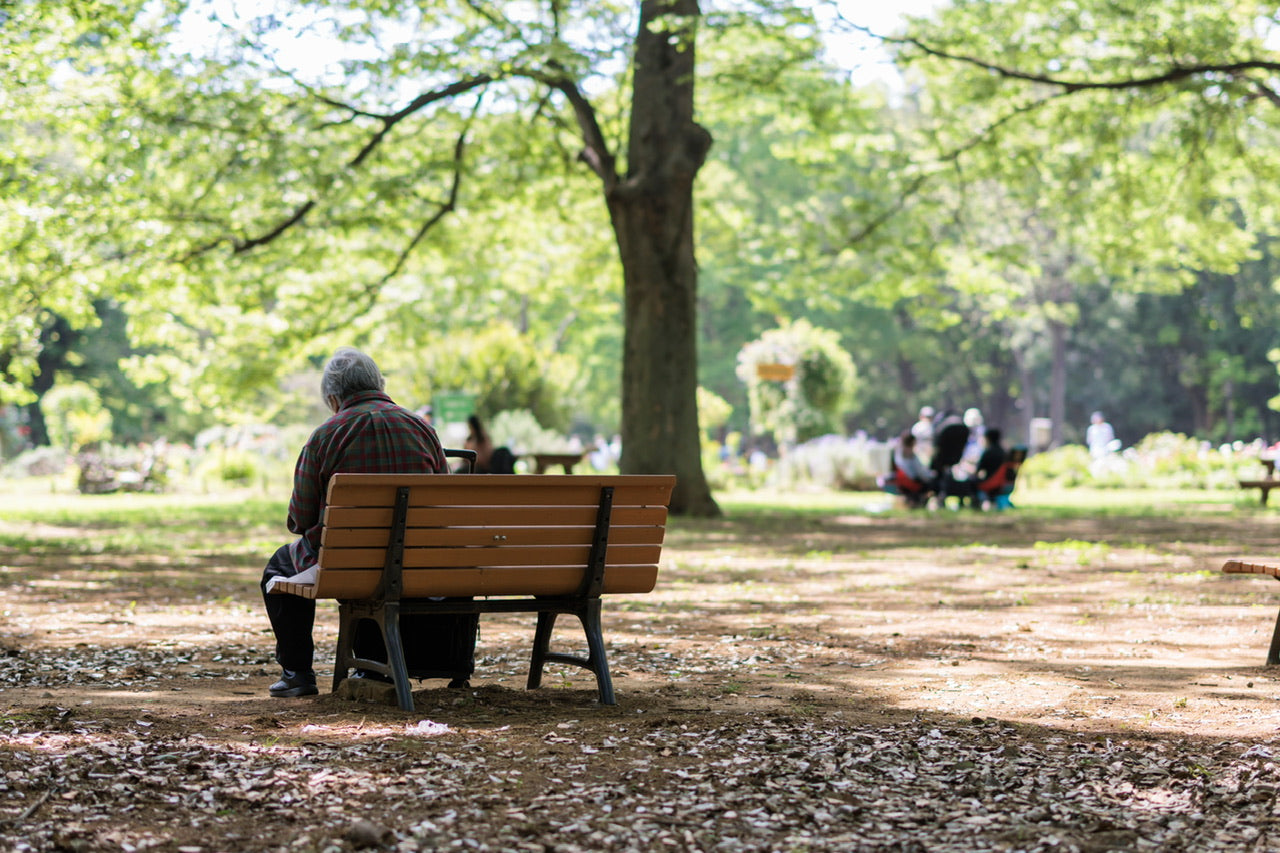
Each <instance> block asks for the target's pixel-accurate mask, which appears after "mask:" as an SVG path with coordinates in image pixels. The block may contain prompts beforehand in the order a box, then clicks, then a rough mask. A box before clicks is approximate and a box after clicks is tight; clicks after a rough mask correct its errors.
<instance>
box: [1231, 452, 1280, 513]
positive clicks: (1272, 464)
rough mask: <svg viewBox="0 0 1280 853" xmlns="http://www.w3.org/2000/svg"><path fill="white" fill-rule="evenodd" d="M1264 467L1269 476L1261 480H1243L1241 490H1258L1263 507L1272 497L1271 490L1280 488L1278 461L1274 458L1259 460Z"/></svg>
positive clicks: (1264, 457) (1265, 457)
mask: <svg viewBox="0 0 1280 853" xmlns="http://www.w3.org/2000/svg"><path fill="white" fill-rule="evenodd" d="M1258 461H1259V462H1261V463H1262V467H1263V468H1265V469H1266V471H1267V474H1266V476H1265V477H1264V478H1262V479H1261V480H1241V481H1240V488H1242V489H1258V490H1259V491H1260V492H1261V494H1260V495H1259V497H1260V498H1261V501H1262V505H1263V506H1266V505H1267V498H1268V497H1270V496H1271V490H1272V489H1274V488H1280V479H1277V478H1276V459H1275V457H1274V456H1263V457H1261V458H1260V459H1259V460H1258Z"/></svg>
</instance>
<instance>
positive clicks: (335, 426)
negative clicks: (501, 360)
mask: <svg viewBox="0 0 1280 853" xmlns="http://www.w3.org/2000/svg"><path fill="white" fill-rule="evenodd" d="M385 387H386V381H385V380H384V379H383V377H382V373H381V371H379V370H378V366H377V364H375V363H374V361H373V359H372V358H370V357H369V356H368V355H366V354H365V353H363V352H360V351H359V350H356V349H352V348H350V347H343V348H341V349H339V350H338V351H337V352H336V353H334V355H333V357H332V358H331V359H329V362H328V363H327V364H326V365H325V368H324V374H323V376H322V378H321V380H320V393H321V394H322V395H323V396H324V401H325V404H326V405H328V407H329V410H330V411H332V412H333V415H332V416H331V417H330V418H329V419H328V420H326V421H325V422H324V423H322V424H321V425H320V426H319V427H317V428H316V430H315V432H313V433H312V434H311V437H310V438H309V439H307V443H306V444H305V445H304V446H303V448H302V452H301V453H300V454H299V456H298V462H297V465H296V466H295V469H294V474H293V496H292V498H291V499H290V501H289V518H288V527H289V532H291V533H296V534H298V538H297V539H295V540H294V541H293V542H290V543H289V544H287V545H283V546H281V547H280V549H279V550H277V551H276V552H275V554H274V555H273V556H272V557H271V559H270V561H269V562H268V563H267V567H266V569H265V570H264V571H263V573H262V583H261V586H262V591H263V599H264V601H265V603H266V608H267V617H268V618H269V619H270V620H271V629H272V631H273V632H275V637H276V661H277V662H278V663H279V664H280V666H281V668H282V669H283V670H284V671H283V673H282V674H281V677H280V680H279V681H277V682H276V683H275V684H272V685H271V687H270V690H269V692H270V693H271V695H272V696H276V697H294V696H312V695H315V694H316V693H317V692H318V690H317V688H316V674H315V670H314V669H312V656H313V654H314V651H315V648H314V644H313V642H312V638H311V631H312V627H313V625H314V623H315V613H316V603H315V601H314V600H310V599H306V598H300V597H298V596H293V595H269V594H267V589H268V586H269V584H270V583H271V581H272V579H273V578H291V577H294V576H295V575H298V574H300V573H302V572H304V571H306V570H308V569H310V568H312V567H314V566H315V565H316V562H317V556H318V554H319V552H320V531H321V529H322V527H323V521H324V500H325V494H326V493H327V490H328V486H329V478H330V477H331V476H333V475H334V474H336V473H338V472H350V473H365V474H438V473H442V472H445V471H447V470H448V469H447V467H446V464H445V453H444V449H443V448H442V447H441V446H440V439H439V438H437V437H436V432H435V430H434V429H432V427H431V425H430V424H429V423H428V422H427V421H426V420H425V419H424V418H422V417H420V416H419V415H417V414H416V413H414V412H412V411H409V410H408V409H405V408H402V407H400V406H398V405H396V404H395V403H394V402H392V400H391V398H390V397H388V396H387V394H386V392H385V390H384V389H385Z"/></svg>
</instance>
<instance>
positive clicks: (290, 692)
mask: <svg viewBox="0 0 1280 853" xmlns="http://www.w3.org/2000/svg"><path fill="white" fill-rule="evenodd" d="M267 690H268V692H270V693H271V695H272V696H275V697H276V698H277V699H292V698H293V697H295V696H315V695H316V694H317V693H319V692H320V691H319V690H317V689H316V673H315V670H311V669H309V670H307V671H306V672H294V671H293V670H290V669H286V670H285V671H284V673H283V675H281V676H280V680H279V681H277V682H276V683H275V684H273V685H271V686H270V687H269V688H267Z"/></svg>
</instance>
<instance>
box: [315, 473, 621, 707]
mask: <svg viewBox="0 0 1280 853" xmlns="http://www.w3.org/2000/svg"><path fill="white" fill-rule="evenodd" d="M408 507H409V489H408V487H407V486H402V487H400V488H399V489H397V490H396V503H395V507H394V509H393V511H392V522H391V525H392V526H391V538H390V540H389V541H388V543H387V555H386V559H385V562H384V563H383V569H382V579H381V580H380V582H379V585H378V594H377V596H376V597H375V598H370V599H342V600H340V601H339V605H338V649H337V657H336V660H335V663H334V669H333V689H334V690H337V689H338V686H339V685H340V684H341V683H342V681H343V680H344V679H345V678H346V677H347V675H348V674H349V672H350V671H351V670H352V669H364V670H368V671H371V672H377V673H380V674H382V675H385V676H388V677H390V678H391V680H392V682H393V683H394V684H395V689H396V701H397V703H398V704H399V706H400V708H401V710H404V711H412V710H413V693H412V690H411V689H410V686H409V679H410V678H411V677H412V678H441V677H450V676H459V675H469V673H451V672H442V671H438V670H432V671H425V670H422V671H419V670H415V671H414V672H412V673H411V672H410V671H409V669H408V667H407V666H406V665H405V656H404V642H403V639H402V637H401V634H400V617H401V616H407V615H417V614H446V613H448V614H460V613H476V614H480V613H537V614H538V626H537V629H536V631H535V633H534V641H533V653H532V656H531V658H530V663H529V680H528V685H527V686H528V688H529V689H531V690H532V689H534V688H536V687H539V686H541V684H542V668H543V666H544V665H545V664H546V663H565V664H573V665H575V666H580V667H583V668H585V669H589V670H591V672H593V673H594V674H595V677H596V687H597V691H598V693H599V697H600V704H601V705H614V704H617V703H616V700H615V698H614V693H613V680H612V678H611V677H610V675H609V661H608V658H607V656H606V654H605V646H604V632H603V627H602V624H601V619H600V603H601V602H600V594H601V590H602V589H603V587H604V571H605V550H606V548H607V547H608V544H609V523H610V518H611V515H612V510H613V487H612V486H602V487H601V489H600V503H599V507H598V509H597V511H596V523H595V532H594V535H593V538H592V544H591V551H590V555H589V557H588V559H587V565H586V566H584V567H583V581H582V586H581V588H580V589H579V590H578V592H577V593H576V594H574V595H568V596H532V597H509V598H482V599H469V598H445V599H431V598H403V597H402V595H401V593H402V591H403V586H404V585H403V571H404V539H405V526H406V520H407V518H408ZM560 614H572V615H574V616H577V617H578V621H580V622H581V623H582V629H583V632H584V633H585V634H586V640H587V655H586V657H583V656H581V655H575V654H567V653H563V652H552V651H550V645H551V634H552V630H553V629H554V627H555V622H556V618H557V617H558V616H559V615H560ZM366 619H367V620H370V621H372V622H374V623H376V624H377V626H378V629H379V630H380V631H381V632H382V638H383V643H384V646H385V647H386V649H387V661H386V662H382V661H373V660H368V659H364V658H358V657H356V655H355V634H356V627H357V626H358V625H359V623H360V621H361V620H366Z"/></svg>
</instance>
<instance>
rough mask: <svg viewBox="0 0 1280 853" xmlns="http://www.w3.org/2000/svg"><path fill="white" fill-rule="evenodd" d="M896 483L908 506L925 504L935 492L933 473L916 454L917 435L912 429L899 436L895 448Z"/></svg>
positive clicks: (894, 467)
mask: <svg viewBox="0 0 1280 853" xmlns="http://www.w3.org/2000/svg"><path fill="white" fill-rule="evenodd" d="M893 472H894V485H896V486H897V487H898V491H899V493H900V494H901V495H902V498H903V500H905V501H906V502H907V505H908V506H913V507H915V506H924V503H925V501H926V500H928V498H929V495H931V494H933V489H934V480H933V475H932V473H931V472H930V471H929V469H928V468H926V467H925V464H924V463H923V462H922V461H920V457H919V456H917V455H916V437H915V436H914V435H912V434H911V432H910V430H908V431H907V432H904V433H903V434H902V435H901V437H899V438H898V446H897V447H895V448H894V449H893Z"/></svg>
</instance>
